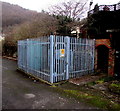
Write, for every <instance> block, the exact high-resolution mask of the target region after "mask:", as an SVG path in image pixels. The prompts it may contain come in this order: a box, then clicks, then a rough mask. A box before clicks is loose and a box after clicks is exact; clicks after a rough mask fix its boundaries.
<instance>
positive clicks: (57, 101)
mask: <svg viewBox="0 0 120 111" xmlns="http://www.w3.org/2000/svg"><path fill="white" fill-rule="evenodd" d="M0 60H1V59H0ZM2 62H3V64H2V66H0V68H1V67H2V108H3V109H94V107H91V106H88V105H86V104H84V103H82V102H78V101H77V100H75V99H73V98H68V97H65V96H63V95H61V94H60V93H59V92H56V91H55V90H54V88H52V87H50V86H49V85H47V84H44V83H41V82H36V83H34V82H33V80H31V79H29V78H28V77H26V76H24V75H23V74H21V73H20V72H17V71H16V68H17V63H16V61H12V60H8V59H2Z"/></svg>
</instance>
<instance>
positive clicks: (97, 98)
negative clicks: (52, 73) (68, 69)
mask: <svg viewBox="0 0 120 111" xmlns="http://www.w3.org/2000/svg"><path fill="white" fill-rule="evenodd" d="M54 88H55V90H56V91H58V92H59V93H61V94H62V95H63V96H66V97H72V98H75V99H77V100H78V101H81V102H84V103H87V104H89V105H92V106H95V107H98V108H100V109H106V110H109V111H120V105H119V104H118V103H116V102H113V101H112V100H111V99H108V98H107V97H105V95H103V94H102V93H101V92H99V91H97V90H92V89H89V88H88V87H87V86H76V85H73V84H71V83H65V84H62V85H59V86H57V87H54Z"/></svg>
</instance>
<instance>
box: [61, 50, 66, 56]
mask: <svg viewBox="0 0 120 111" xmlns="http://www.w3.org/2000/svg"><path fill="white" fill-rule="evenodd" d="M60 57H65V49H60Z"/></svg>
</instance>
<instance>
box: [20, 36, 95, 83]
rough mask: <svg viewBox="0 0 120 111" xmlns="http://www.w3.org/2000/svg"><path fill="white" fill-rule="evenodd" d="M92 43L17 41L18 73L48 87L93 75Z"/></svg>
mask: <svg viewBox="0 0 120 111" xmlns="http://www.w3.org/2000/svg"><path fill="white" fill-rule="evenodd" d="M94 50H95V40H94V39H86V38H75V37H68V36H54V35H51V36H48V37H40V38H34V39H26V40H20V41H18V69H20V70H22V71H24V72H25V73H28V74H32V75H34V76H35V77H37V78H40V79H43V80H45V81H47V82H50V83H55V82H59V81H62V80H68V79H69V78H77V77H80V76H82V75H85V74H89V73H93V72H94Z"/></svg>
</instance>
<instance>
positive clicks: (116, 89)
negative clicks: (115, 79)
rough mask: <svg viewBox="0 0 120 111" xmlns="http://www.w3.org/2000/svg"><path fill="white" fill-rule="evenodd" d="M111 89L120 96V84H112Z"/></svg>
mask: <svg viewBox="0 0 120 111" xmlns="http://www.w3.org/2000/svg"><path fill="white" fill-rule="evenodd" d="M109 89H110V91H112V92H114V93H117V94H120V83H111V84H110V85H109Z"/></svg>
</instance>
